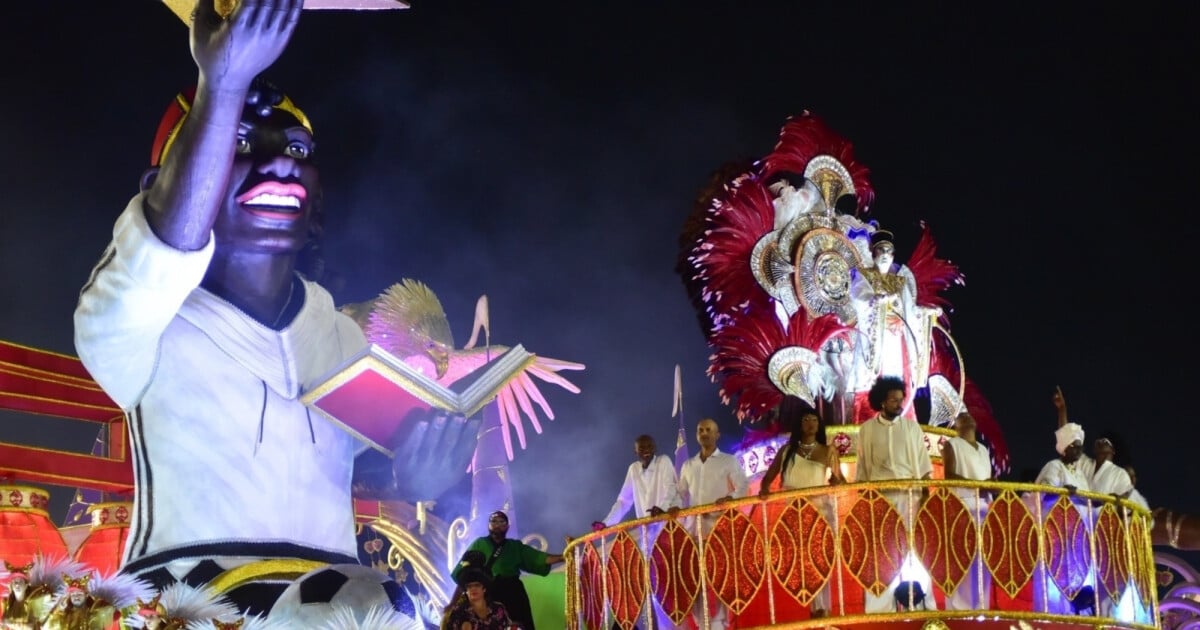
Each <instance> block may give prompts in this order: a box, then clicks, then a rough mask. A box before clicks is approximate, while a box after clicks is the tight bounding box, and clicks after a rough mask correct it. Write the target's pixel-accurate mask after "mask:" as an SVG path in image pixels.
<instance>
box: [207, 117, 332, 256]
mask: <svg viewBox="0 0 1200 630" xmlns="http://www.w3.org/2000/svg"><path fill="white" fill-rule="evenodd" d="M313 148H314V143H313V137H312V135H311V134H310V133H309V131H308V130H307V129H305V128H304V126H303V125H302V124H300V122H299V121H298V120H297V119H296V118H295V117H294V116H293V115H292V114H290V113H288V112H286V111H284V110H281V109H272V110H271V113H270V115H269V116H266V117H262V116H260V115H259V114H258V113H256V112H255V111H254V108H253V107H247V108H246V112H245V114H244V115H243V116H242V122H241V124H240V125H239V127H238V136H237V153H236V155H235V157H234V161H233V168H232V170H231V172H230V174H229V183H228V186H227V187H226V191H225V199H224V203H223V205H222V208H221V211H220V213H219V215H218V216H217V220H216V223H215V225H214V226H213V233H214V234H215V236H216V239H217V248H218V252H223V253H224V254H225V255H228V254H229V253H230V252H256V253H295V252H298V251H300V249H301V248H302V247H304V244H305V243H306V242H307V241H308V239H309V238H310V236H311V235H312V228H313V225H314V220H315V216H314V214H315V210H314V208H315V202H316V200H317V197H318V196H319V195H320V183H319V180H318V177H317V168H316V166H315V165H313V162H312V154H313Z"/></svg>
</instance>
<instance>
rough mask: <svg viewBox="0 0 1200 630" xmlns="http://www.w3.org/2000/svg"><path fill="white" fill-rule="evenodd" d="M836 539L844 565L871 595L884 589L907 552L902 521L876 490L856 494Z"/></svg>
mask: <svg viewBox="0 0 1200 630" xmlns="http://www.w3.org/2000/svg"><path fill="white" fill-rule="evenodd" d="M839 542H840V544H841V548H842V560H843V561H844V562H845V563H846V568H848V569H849V570H850V574H851V575H853V576H854V579H855V580H857V581H858V583H859V584H861V585H862V587H863V588H864V589H866V590H867V591H868V592H870V593H871V594H873V595H881V594H883V592H884V591H885V590H887V586H888V584H889V583H890V582H891V581H892V580H893V579H895V578H896V576H897V575H899V574H900V566H901V564H902V563H903V562H904V556H906V555H908V534H907V532H906V531H905V528H904V521H903V520H901V518H900V513H899V512H897V511H896V508H895V507H894V506H893V505H892V503H891V501H888V499H887V497H885V496H883V495H882V494H880V492H879V491H878V490H866V491H864V492H862V493H861V494H859V496H858V500H856V501H855V502H854V504H853V505H852V506H850V513H849V514H848V515H847V516H846V521H845V524H844V525H843V526H842V531H841V534H840V540H839Z"/></svg>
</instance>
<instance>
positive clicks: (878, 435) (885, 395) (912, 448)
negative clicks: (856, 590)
mask: <svg viewBox="0 0 1200 630" xmlns="http://www.w3.org/2000/svg"><path fill="white" fill-rule="evenodd" d="M904 399H905V388H904V381H903V380H901V379H900V378H897V377H895V376H881V377H879V378H878V379H876V381H875V384H874V385H873V386H872V387H871V391H870V392H869V393H868V394H867V400H868V402H870V404H871V408H872V409H874V410H876V411H877V412H878V413H876V414H875V416H874V417H872V418H871V419H869V420H867V421H866V422H864V423H863V424H862V426H861V427H860V428H859V430H858V465H857V472H856V474H855V479H856V480H857V481H887V480H892V479H930V478H932V477H933V463H932V462H931V461H930V460H929V452H928V451H927V450H926V449H925V436H924V433H922V431H921V427H920V425H918V424H917V423H916V422H915V421H913V420H909V419H907V418H902V417H900V412H901V411H902V410H903V409H904ZM883 495H884V496H886V497H887V498H888V500H889V501H891V502H892V505H894V506H895V507H896V511H898V512H899V513H900V518H901V519H902V520H903V521H904V526H905V527H906V528H911V527H912V517H913V515H914V514H915V513H916V511H917V509H919V508H920V505H919V503H917V502H914V501H913V500H912V498H913V496H914V491H913V490H889V491H883ZM919 566H920V563H919V562H918V561H917V559H916V556H915V555H914V554H913V553H912V552H909V557H908V558H907V559H905V561H904V570H902V572H901V575H898V576H896V578H895V579H893V580H892V583H891V584H889V585H888V588H887V590H886V591H884V592H883V593H882V594H881V595H872V594H871V593H867V594H866V601H865V609H866V612H868V613H877V612H895V611H896V599H895V595H894V592H895V589H896V586H898V585H899V584H900V581H901V579H902V578H906V579H913V578H914V576H913V575H905V574H906V573H908V572H909V569H915V567H919ZM913 573H914V574H915V575H917V576H923V579H921V580H920V582H921V587H922V589H923V592H924V593H926V594H928V593H932V591H931V590H930V588H931V583H930V580H929V576H928V574H927V573H924V572H923V571H913ZM932 603H933V599H932V598H929V597H927V598H926V601H925V602H924V604H925V607H926V608H930V607H932ZM917 604H918V605H920V602H918V603H917Z"/></svg>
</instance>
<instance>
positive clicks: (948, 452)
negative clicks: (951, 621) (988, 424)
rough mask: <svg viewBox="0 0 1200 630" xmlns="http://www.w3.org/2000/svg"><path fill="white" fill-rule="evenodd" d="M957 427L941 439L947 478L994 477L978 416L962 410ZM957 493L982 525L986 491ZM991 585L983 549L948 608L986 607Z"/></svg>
mask: <svg viewBox="0 0 1200 630" xmlns="http://www.w3.org/2000/svg"><path fill="white" fill-rule="evenodd" d="M954 430H955V431H956V432H957V433H958V435H956V436H954V437H952V438H950V439H949V440H946V441H945V442H943V443H942V464H943V466H944V470H945V477H946V479H963V480H969V481H988V480H990V479H992V457H991V453H990V452H988V448H987V447H986V446H984V445H983V444H980V443H979V442H978V441H977V440H976V439H975V418H972V417H971V414H969V413H967V412H965V411H964V412H962V413H960V414H958V417H957V418H955V419H954ZM954 494H956V495H958V498H960V499H962V502H963V504H964V505H966V506H967V511H969V512H970V513H971V514H972V515H973V516H974V517H975V524H976V525H978V526H982V525H983V517H984V516H987V504H988V499H987V493H986V491H983V490H976V489H975V488H955V489H954ZM991 589H992V578H991V575H989V574H988V572H987V571H985V570H984V569H983V561H982V549H980V550H979V551H978V553H977V555H976V556H975V559H974V560H973V561H972V562H971V567H970V569H969V570H968V571H967V575H966V577H964V578H963V581H962V582H960V583H959V585H958V588H956V589H955V590H954V592H953V593H951V594H950V595H949V597H947V599H946V608H947V609H948V610H985V609H987V607H988V600H989V597H988V594H989V592H990V591H991Z"/></svg>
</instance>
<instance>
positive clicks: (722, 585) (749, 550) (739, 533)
mask: <svg viewBox="0 0 1200 630" xmlns="http://www.w3.org/2000/svg"><path fill="white" fill-rule="evenodd" d="M701 518H703V517H701ZM765 560H766V558H765V553H764V549H763V534H762V532H761V531H759V529H758V528H757V527H755V526H754V523H752V522H750V519H749V518H748V517H747V516H746V515H745V514H742V513H741V512H740V511H738V510H726V511H725V512H724V513H723V514H721V516H720V517H718V518H717V521H716V523H714V524H713V526H712V530H711V531H710V532H709V533H708V536H706V537H705V539H704V578H705V580H707V581H708V584H709V586H710V587H711V588H712V589H713V591H715V592H716V595H717V599H720V600H721V602H722V603H724V604H725V605H726V606H728V607H729V610H731V611H732V612H733V614H735V615H736V614H739V613H741V612H742V610H744V609H745V608H746V605H747V604H749V603H750V600H751V599H753V598H754V595H755V594H756V593H758V590H759V588H761V587H762V585H763V577H764V576H765V575H766V574H765V572H764V571H763V567H764V566H765V565H766V562H765Z"/></svg>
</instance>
